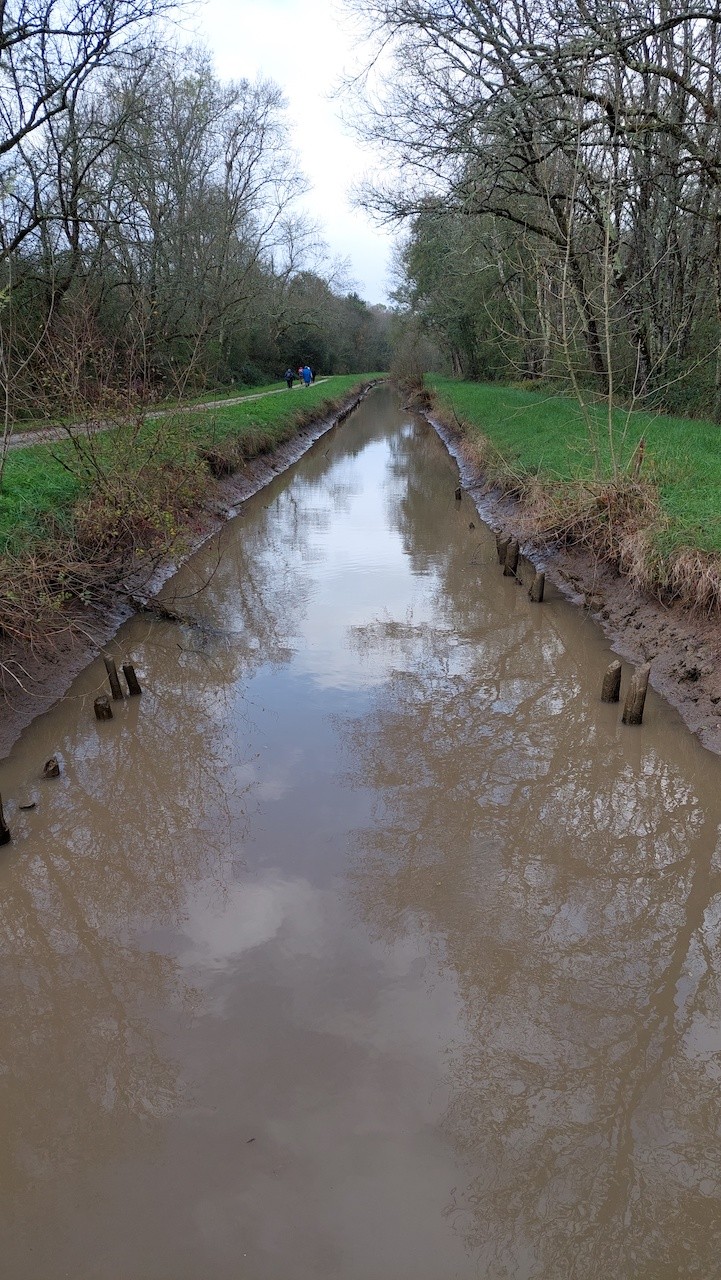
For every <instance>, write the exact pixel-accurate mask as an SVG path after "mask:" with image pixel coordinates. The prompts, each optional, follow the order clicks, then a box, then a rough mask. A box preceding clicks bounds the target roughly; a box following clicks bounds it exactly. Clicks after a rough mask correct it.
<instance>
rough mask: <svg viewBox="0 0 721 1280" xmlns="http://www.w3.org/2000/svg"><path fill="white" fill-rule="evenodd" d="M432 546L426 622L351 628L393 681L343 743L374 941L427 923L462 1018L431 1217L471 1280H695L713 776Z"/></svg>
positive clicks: (710, 1090)
mask: <svg viewBox="0 0 721 1280" xmlns="http://www.w3.org/2000/svg"><path fill="white" fill-rule="evenodd" d="M400 447H401V448H403V447H404V446H403V442H402V441H401V445H400ZM429 447H430V448H433V447H434V446H433V445H432V444H431V445H430V446H429ZM407 463H408V465H409V466H410V478H409V483H408V488H407V492H406V494H405V495H404V498H403V500H402V502H401V503H400V504H399V507H398V509H397V511H396V519H397V523H398V526H399V527H401V528H403V529H404V533H405V536H406V537H407V539H408V541H409V543H411V542H412V544H413V546H414V547H415V548H416V551H415V553H414V554H416V555H417V556H419V555H420V556H422V554H423V552H422V550H421V551H420V552H419V551H418V548H419V546H420V547H421V548H422V538H423V533H422V530H419V529H418V528H417V526H418V525H419V524H423V522H424V520H425V519H426V516H425V514H424V512H425V511H426V510H427V506H426V495H425V494H424V493H423V492H422V486H421V485H420V484H419V485H418V486H416V485H415V484H414V480H413V463H412V461H411V462H408V460H407ZM404 465H406V464H404ZM437 546H438V544H437V543H436V542H435V540H434V539H431V540H429V549H428V558H429V559H432V562H433V568H434V570H435V571H436V572H437V573H438V602H437V603H438V611H437V615H436V621H435V623H433V624H430V625H429V624H423V625H420V624H419V625H416V624H414V622H413V620H412V619H411V620H408V621H406V622H399V621H398V620H387V621H376V622H375V623H373V624H372V625H370V626H368V627H364V628H361V629H359V630H358V632H357V633H356V643H357V645H358V646H359V647H361V648H364V649H367V650H369V651H372V650H377V649H378V648H382V649H383V651H384V655H385V660H386V661H387V662H388V663H389V665H390V666H392V667H393V666H394V667H395V672H394V674H393V675H392V677H391V679H390V681H389V683H388V684H387V685H386V686H385V688H383V689H382V690H380V691H379V692H378V693H377V699H376V704H375V706H374V707H373V709H372V711H371V712H370V713H368V714H366V715H364V716H362V717H360V718H359V719H358V720H357V721H355V722H354V723H351V724H349V725H346V727H345V729H344V732H345V742H346V749H347V755H348V759H349V760H350V761H352V765H351V766H350V771H349V777H348V782H349V784H350V785H353V786H363V787H365V788H370V789H372V790H373V791H375V793H376V795H377V806H376V813H375V818H374V822H373V824H372V826H371V827H370V828H369V829H367V830H365V831H363V832H360V833H359V834H358V850H359V858H358V865H357V871H356V887H357V894H358V900H359V903H360V906H361V910H362V912H363V915H364V917H365V918H366V920H367V921H368V923H369V925H370V927H371V928H372V929H373V930H374V931H375V932H376V933H377V934H378V935H380V936H383V937H387V938H388V939H391V938H393V939H395V938H397V937H398V935H399V934H402V933H403V932H404V930H412V931H414V930H417V929H418V928H421V929H422V930H423V931H425V933H426V934H427V935H428V937H429V939H430V941H429V945H430V946H431V947H432V948H436V949H439V950H440V954H441V959H440V963H442V964H444V965H448V966H451V967H452V969H453V971H454V973H455V975H456V976H457V982H458V987H459V990H460V992H461V993H462V997H463V1001H464V1006H465V1023H466V1026H465V1031H466V1037H467V1038H466V1039H465V1040H464V1042H463V1043H462V1044H459V1045H458V1046H456V1048H455V1050H454V1051H453V1052H452V1054H451V1056H450V1058H449V1072H450V1077H451V1078H450V1084H451V1088H452V1095H453V1100H452V1102H451V1105H450V1107H449V1109H448V1112H447V1115H446V1119H445V1125H446V1127H447V1130H448V1133H449V1134H450V1135H452V1137H453V1140H454V1142H455V1144H456V1145H457V1148H458V1149H459V1151H460V1153H461V1154H462V1157H463V1162H464V1165H465V1167H466V1168H467V1169H468V1175H467V1179H466V1183H465V1185H464V1186H462V1187H460V1186H459V1187H458V1188H457V1189H455V1191H454V1194H453V1197H452V1199H451V1201H450V1202H449V1204H448V1206H447V1213H448V1214H449V1215H450V1216H451V1217H452V1219H453V1220H454V1222H455V1223H456V1225H457V1227H458V1229H459V1230H462V1231H463V1232H464V1234H465V1235H466V1237H467V1240H468V1243H469V1246H470V1247H472V1248H473V1250H474V1251H477V1252H478V1255H479V1259H480V1261H479V1265H480V1266H481V1267H482V1274H484V1275H489V1276H493V1277H503V1276H508V1277H510V1276H513V1277H520V1276H529V1277H530V1276H544V1277H548V1276H571V1275H573V1276H578V1277H584V1278H585V1277H596V1276H598V1277H604V1280H605V1278H606V1277H611V1276H614V1277H616V1276H617V1277H626V1276H634V1277H641V1276H643V1277H648V1278H649V1280H650V1278H651V1277H653V1278H654V1280H656V1278H658V1277H663V1276H668V1277H671V1276H678V1275H681V1274H683V1275H689V1276H690V1275H698V1276H704V1277H708V1276H710V1275H713V1274H715V1270H716V1268H717V1258H718V1254H719V1247H720V1246H721V1231H720V1230H719V1207H720V1206H719V1197H720V1196H721V1175H720V1174H719V1167H720V1166H719V1162H718V1158H717V1149H718V1133H719V1132H720V1131H721V1092H720V1091H719V1079H720V1077H721V1066H719V1062H720V1061H721V1059H720V1058H719V1049H721V1015H720V1013H719V1004H718V990H719V984H720V980H721V974H720V972H719V969H720V961H721V950H720V945H719V926H720V921H721V845H720V843H719V831H718V824H719V816H720V815H719V804H718V796H717V795H716V794H712V793H709V794H707V793H706V791H707V790H708V781H709V780H713V778H714V777H716V774H715V773H713V772H710V773H709V775H708V779H704V778H703V777H699V776H698V774H699V770H698V768H697V767H694V766H697V765H698V760H699V756H700V754H701V753H700V749H698V748H697V747H696V746H695V745H694V747H693V749H692V750H691V751H690V752H688V758H686V756H685V755H684V751H685V750H686V748H684V746H683V743H680V744H678V745H677V744H676V743H675V742H674V741H673V740H669V739H667V740H666V741H664V742H660V743H659V744H658V745H655V744H654V741H653V739H652V738H651V737H650V735H649V734H648V733H644V734H643V735H640V736H639V735H634V734H633V733H630V734H629V733H628V732H622V733H619V732H618V728H617V723H616V721H615V720H614V721H613V722H612V721H611V720H610V719H608V718H606V719H604V718H603V717H601V716H599V717H598V719H596V718H595V717H593V716H589V715H588V712H587V708H588V701H589V695H588V688H587V685H588V672H587V671H586V670H585V668H584V654H583V652H582V650H581V651H579V650H576V651H574V650H572V649H569V648H566V646H565V644H564V641H563V639H562V636H561V634H560V632H557V631H556V629H555V626H554V622H553V615H552V613H551V612H550V611H549V612H547V613H546V614H545V615H544V618H543V621H542V622H539V621H538V614H537V613H536V614H535V615H534V613H533V611H532V610H529V609H526V608H515V607H513V608H511V609H510V610H509V609H508V608H507V607H506V611H505V613H506V617H505V623H504V625H501V626H499V625H498V617H499V612H502V611H500V610H499V609H498V607H497V604H496V603H495V602H492V601H489V599H488V597H486V598H485V599H483V598H478V597H476V598H474V592H473V589H472V587H469V560H468V552H467V548H466V550H465V551H464V550H463V549H462V548H460V547H459V546H458V545H450V544H449V545H447V546H446V548H445V551H444V552H442V553H441V554H440V555H439V553H438V550H437ZM433 547H435V550H432V548H433ZM503 591H507V584H504V583H503V582H502V580H498V581H495V582H494V584H493V585H492V586H491V587H489V588H488V592H489V593H490V592H503ZM683 739H684V740H686V735H683ZM704 781H705V782H706V791H705V790H704Z"/></svg>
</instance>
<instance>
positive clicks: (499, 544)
mask: <svg viewBox="0 0 721 1280" xmlns="http://www.w3.org/2000/svg"><path fill="white" fill-rule="evenodd" d="M510 541H511V539H510V538H506V537H504V536H503V535H502V534H500V533H497V534H496V551H497V552H498V563H499V564H505V561H506V552H507V550H508V544H509V542H510Z"/></svg>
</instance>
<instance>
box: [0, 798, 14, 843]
mask: <svg viewBox="0 0 721 1280" xmlns="http://www.w3.org/2000/svg"><path fill="white" fill-rule="evenodd" d="M11 840H12V836H11V835H10V828H9V826H8V824H7V822H6V821H5V814H4V813H3V801H2V796H0V845H2V844H9V843H10V841H11Z"/></svg>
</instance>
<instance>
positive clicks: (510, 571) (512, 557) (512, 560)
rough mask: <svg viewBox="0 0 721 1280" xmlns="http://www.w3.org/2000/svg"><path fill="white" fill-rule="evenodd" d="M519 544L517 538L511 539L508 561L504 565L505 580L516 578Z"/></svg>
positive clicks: (507, 549) (507, 555) (507, 553)
mask: <svg viewBox="0 0 721 1280" xmlns="http://www.w3.org/2000/svg"><path fill="white" fill-rule="evenodd" d="M518 551H519V547H518V543H517V542H516V539H515V538H511V539H510V541H509V543H508V546H507V547H506V559H505V561H504V564H503V576H504V578H515V576H516V569H517V568H518Z"/></svg>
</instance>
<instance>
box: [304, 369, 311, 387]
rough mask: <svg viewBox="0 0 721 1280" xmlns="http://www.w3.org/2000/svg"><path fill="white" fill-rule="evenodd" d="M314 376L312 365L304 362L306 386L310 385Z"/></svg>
mask: <svg viewBox="0 0 721 1280" xmlns="http://www.w3.org/2000/svg"><path fill="white" fill-rule="evenodd" d="M312 377H313V373H312V371H311V367H310V365H309V364H304V365H303V383H304V385H305V386H306V387H309V386H310V384H311V379H312Z"/></svg>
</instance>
